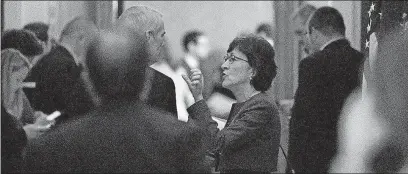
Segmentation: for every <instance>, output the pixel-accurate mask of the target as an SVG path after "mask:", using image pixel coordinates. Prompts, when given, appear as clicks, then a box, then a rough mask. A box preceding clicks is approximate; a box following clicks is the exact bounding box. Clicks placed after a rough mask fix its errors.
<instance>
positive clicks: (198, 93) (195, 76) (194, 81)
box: [182, 69, 204, 102]
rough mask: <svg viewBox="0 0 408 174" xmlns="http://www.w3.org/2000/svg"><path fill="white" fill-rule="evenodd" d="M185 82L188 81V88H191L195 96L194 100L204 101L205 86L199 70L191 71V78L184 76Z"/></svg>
mask: <svg viewBox="0 0 408 174" xmlns="http://www.w3.org/2000/svg"><path fill="white" fill-rule="evenodd" d="M182 77H183V79H184V81H186V83H187V85H188V88H190V91H191V93H192V94H193V97H194V100H195V101H196V102H197V101H200V100H202V99H203V86H204V78H203V75H202V74H201V71H200V70H199V69H191V76H190V77H187V75H182Z"/></svg>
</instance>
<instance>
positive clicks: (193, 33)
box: [182, 30, 204, 52]
mask: <svg viewBox="0 0 408 174" xmlns="http://www.w3.org/2000/svg"><path fill="white" fill-rule="evenodd" d="M202 35H204V33H203V32H202V31H200V30H190V31H187V32H186V33H185V34H184V36H183V40H182V46H183V49H184V52H189V50H188V44H190V43H191V42H193V43H194V44H197V41H198V37H200V36H202Z"/></svg>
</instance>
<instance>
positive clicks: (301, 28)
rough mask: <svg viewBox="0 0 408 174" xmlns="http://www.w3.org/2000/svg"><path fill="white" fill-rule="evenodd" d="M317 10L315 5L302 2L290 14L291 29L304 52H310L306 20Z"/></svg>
mask: <svg viewBox="0 0 408 174" xmlns="http://www.w3.org/2000/svg"><path fill="white" fill-rule="evenodd" d="M316 10H317V8H316V7H314V6H313V5H310V4H308V3H304V4H303V5H301V6H300V7H299V8H297V9H296V10H295V11H294V12H293V13H292V15H291V19H292V26H293V31H294V33H295V35H296V36H298V37H299V41H300V46H301V47H302V48H301V49H302V50H303V51H304V52H305V53H306V54H311V53H312V51H313V50H311V49H310V43H309V41H308V40H307V37H306V34H307V21H308V19H309V18H310V17H311V16H312V14H313V13H314V12H315V11H316Z"/></svg>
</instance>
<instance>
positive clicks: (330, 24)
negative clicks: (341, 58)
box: [308, 7, 346, 36]
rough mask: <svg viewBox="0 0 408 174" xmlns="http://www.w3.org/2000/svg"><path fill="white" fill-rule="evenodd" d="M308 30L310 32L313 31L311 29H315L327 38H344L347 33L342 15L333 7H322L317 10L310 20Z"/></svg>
mask: <svg viewBox="0 0 408 174" xmlns="http://www.w3.org/2000/svg"><path fill="white" fill-rule="evenodd" d="M308 28H309V31H311V28H315V29H317V30H319V31H320V32H322V33H323V34H325V35H327V36H330V35H333V34H340V35H343V36H344V35H345V32H346V27H345V25H344V20H343V17H342V16H341V13H340V12H339V11H338V10H336V9H335V8H333V7H321V8H319V9H317V10H316V12H314V13H313V16H312V17H311V18H310V21H309V27H308Z"/></svg>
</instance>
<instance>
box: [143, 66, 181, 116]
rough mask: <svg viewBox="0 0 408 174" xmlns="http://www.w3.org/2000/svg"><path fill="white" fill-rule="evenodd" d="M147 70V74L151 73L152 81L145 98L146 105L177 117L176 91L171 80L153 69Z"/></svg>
mask: <svg viewBox="0 0 408 174" xmlns="http://www.w3.org/2000/svg"><path fill="white" fill-rule="evenodd" d="M148 70H149V71H147V73H153V75H152V76H151V77H152V78H153V79H152V81H151V83H152V84H151V87H150V91H149V94H148V97H147V104H149V105H152V106H154V107H157V108H160V109H163V110H165V111H167V112H170V113H172V114H174V116H177V106H176V89H175V87H174V82H173V80H172V79H171V78H170V77H167V76H166V75H164V74H162V73H161V72H159V71H157V70H155V69H153V68H149V69H148Z"/></svg>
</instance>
